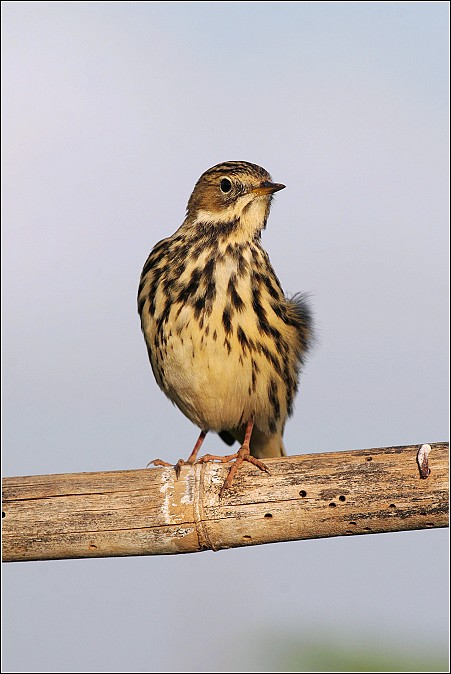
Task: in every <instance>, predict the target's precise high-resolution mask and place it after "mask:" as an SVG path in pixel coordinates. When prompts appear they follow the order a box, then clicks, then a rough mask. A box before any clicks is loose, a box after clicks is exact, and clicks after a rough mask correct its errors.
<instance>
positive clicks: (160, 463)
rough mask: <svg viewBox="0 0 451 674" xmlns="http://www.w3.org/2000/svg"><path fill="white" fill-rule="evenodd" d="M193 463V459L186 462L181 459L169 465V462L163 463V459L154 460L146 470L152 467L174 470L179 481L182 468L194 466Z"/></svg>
mask: <svg viewBox="0 0 451 674" xmlns="http://www.w3.org/2000/svg"><path fill="white" fill-rule="evenodd" d="M193 463H194V459H191V457H190V458H189V459H187V460H186V461H185V460H184V459H179V460H178V461H177V463H168V462H167V461H163V460H162V459H153V461H149V463H148V464H147V466H146V468H148V467H149V466H151V465H154V466H164V467H165V468H174V470H175V476H176V478H177V480H178V479H179V476H180V471H181V470H182V466H192V465H193Z"/></svg>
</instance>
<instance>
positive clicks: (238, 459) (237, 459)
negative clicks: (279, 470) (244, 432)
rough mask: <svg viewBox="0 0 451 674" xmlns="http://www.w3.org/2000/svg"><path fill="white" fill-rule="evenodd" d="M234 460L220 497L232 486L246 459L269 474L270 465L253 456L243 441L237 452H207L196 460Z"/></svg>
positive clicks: (200, 461)
mask: <svg viewBox="0 0 451 674" xmlns="http://www.w3.org/2000/svg"><path fill="white" fill-rule="evenodd" d="M233 460H234V464H233V465H232V467H231V468H230V470H229V473H228V475H227V477H226V479H225V481H224V484H223V485H222V487H221V491H220V492H219V498H222V497H223V496H224V492H225V491H226V489H230V487H231V486H232V482H233V479H234V477H235V475H236V472H237V470H238V468H239V467H240V466H241V464H242V463H243V462H244V461H248V462H249V463H252V464H253V465H254V466H257V468H260V470H262V471H263V472H265V473H268V474H269V470H268V467H267V466H266V465H265V464H264V463H263V462H262V461H259V459H256V458H255V456H252V454H251V450H250V447H249V444H248V443H243V444H242V445H241V447H240V449H239V450H238V451H237V452H236V453H235V454H229V455H228V456H216V455H215V454H205V455H204V456H201V457H200V459H198V460H197V461H196V463H206V462H207V461H220V462H221V463H226V462H228V461H233Z"/></svg>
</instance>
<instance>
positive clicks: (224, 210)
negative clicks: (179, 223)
mask: <svg viewBox="0 0 451 674" xmlns="http://www.w3.org/2000/svg"><path fill="white" fill-rule="evenodd" d="M284 187H285V185H282V184H280V183H274V182H272V179H271V176H270V175H269V173H268V172H267V171H265V169H264V168H262V167H261V166H257V165H256V164H251V163H249V162H245V161H229V162H224V163H222V164H217V165H216V166H213V167H212V168H210V169H208V171H205V173H203V174H202V175H201V177H200V178H199V180H198V181H197V183H196V185H195V186H194V190H193V193H192V194H191V197H190V199H189V201H188V206H187V220H186V222H187V223H189V224H190V225H194V226H196V225H202V226H204V227H208V226H210V227H211V228H212V229H214V228H217V229H218V230H219V231H221V229H222V230H223V231H224V230H228V231H230V230H231V229H233V230H234V231H235V233H236V235H237V238H243V239H246V238H253V237H254V236H255V235H258V234H259V233H260V231H261V230H262V229H264V227H265V226H266V221H267V219H268V215H269V209H270V205H271V200H272V195H273V194H274V192H277V191H279V190H282V189H283V188H284ZM232 225H233V227H232Z"/></svg>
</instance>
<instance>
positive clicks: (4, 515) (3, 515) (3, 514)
mask: <svg viewBox="0 0 451 674" xmlns="http://www.w3.org/2000/svg"><path fill="white" fill-rule="evenodd" d="M3 517H6V513H4V512H3V510H2V518H3Z"/></svg>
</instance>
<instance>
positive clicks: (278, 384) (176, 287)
mask: <svg viewBox="0 0 451 674" xmlns="http://www.w3.org/2000/svg"><path fill="white" fill-rule="evenodd" d="M283 187H284V186H283V185H279V184H276V183H272V181H271V176H270V175H269V174H268V173H267V171H265V170H264V169H263V168H261V167H260V166H256V165H255V164H250V163H248V162H226V163H223V164H218V165H217V166H214V167H213V168H211V169H209V170H208V171H206V172H205V173H204V174H203V175H202V176H201V177H200V178H199V180H198V182H197V183H196V185H195V187H194V190H193V193H192V195H191V197H190V199H189V202H188V207H187V215H186V218H185V220H184V222H183V224H182V225H181V227H180V228H179V229H178V230H177V231H176V232H175V233H174V234H173V235H172V236H171V237H169V238H167V239H164V240H163V241H160V242H159V243H157V244H156V246H155V247H154V249H153V250H152V252H151V253H150V255H149V257H148V259H147V261H146V263H145V265H144V269H143V271H142V275H141V283H140V286H139V293H138V308H139V313H140V316H141V325H142V330H143V333H144V337H145V340H146V344H147V349H148V353H149V358H150V362H151V365H152V370H153V373H154V375H155V378H156V380H157V383H158V385H159V386H160V388H161V389H162V390H163V391H164V393H165V394H166V395H167V396H168V397H169V398H170V400H172V401H173V402H174V403H175V404H176V405H177V406H178V407H179V408H180V410H181V411H182V412H183V413H184V414H185V415H186V416H187V417H188V418H189V419H190V420H191V421H192V422H193V423H194V424H196V425H197V426H198V427H199V428H200V429H201V430H202V431H203V435H202V437H201V438H200V440H199V442H200V444H201V442H202V440H203V437H204V436H205V434H206V432H207V431H216V432H218V433H220V434H221V437H223V438H224V439H225V440H226V441H228V442H231V440H232V439H233V438H235V439H237V440H239V442H241V443H243V441H244V445H243V448H244V450H243V452H242V453H241V454H240V453H238V454H239V457H238V461H237V463H241V462H242V460H243V459H244V460H251V461H252V462H253V463H255V464H256V465H259V464H260V465H259V467H260V468H262V467H263V468H262V469H265V467H264V464H262V463H261V462H259V461H254V460H252V458H249V457H248V456H247V454H248V453H249V447H246V446H245V445H246V438H245V436H246V431H249V432H250V433H251V435H250V453H251V455H252V456H254V457H257V458H265V457H270V456H281V455H283V453H284V450H283V444H282V433H283V429H284V425H285V421H286V418H287V416H289V415H290V414H291V413H292V410H293V400H294V396H295V393H296V390H297V384H298V372H299V368H300V366H301V365H302V363H303V360H304V356H305V354H306V353H307V351H308V348H309V345H310V342H311V335H312V327H311V314H310V310H309V308H308V306H307V304H306V302H305V299H304V298H303V296H302V295H297V296H294V297H293V298H292V299H288V298H287V297H285V295H284V293H283V291H282V288H281V286H280V283H279V280H278V278H277V276H276V274H275V272H274V270H273V268H272V266H271V263H270V261H269V257H268V255H267V253H266V252H265V251H264V250H263V248H262V245H261V232H262V230H263V229H264V228H265V226H266V222H267V219H268V215H269V209H270V204H271V199H272V194H273V192H275V191H277V190H280V189H282V188H283ZM247 435H249V433H248V434H247ZM198 444H199V443H198ZM200 444H199V447H200ZM199 447H197V446H196V451H195V453H193V454H192V455H191V457H190V459H189V462H190V463H192V462H194V460H195V459H196V456H197V452H198V449H199ZM243 448H242V449H243ZM216 458H219V457H216ZM161 463H163V462H161ZM181 463H184V462H179V464H178V465H180V464H181ZM233 474H234V473H233ZM232 479H233V475H232ZM230 482H231V480H230ZM228 486H230V484H227V485H225V487H228Z"/></svg>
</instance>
